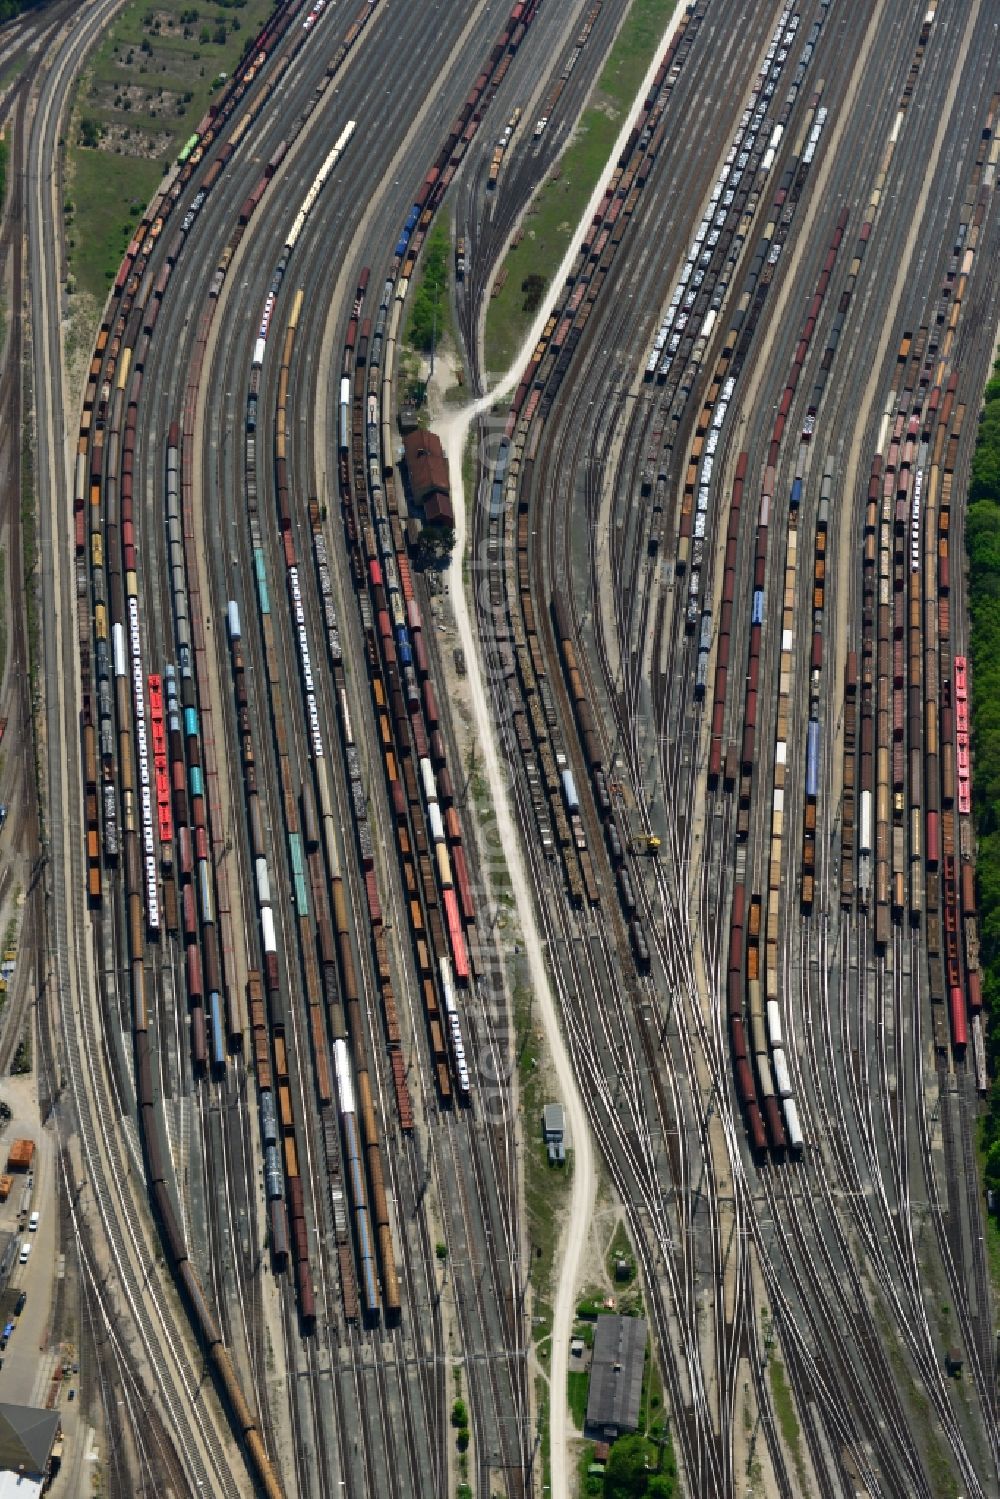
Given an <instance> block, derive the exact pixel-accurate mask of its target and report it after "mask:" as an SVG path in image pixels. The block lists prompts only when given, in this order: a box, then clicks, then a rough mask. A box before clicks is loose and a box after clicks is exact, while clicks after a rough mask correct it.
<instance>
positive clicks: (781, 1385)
mask: <svg viewBox="0 0 1000 1499" xmlns="http://www.w3.org/2000/svg"><path fill="white" fill-rule="evenodd" d="M768 1372H769V1374H770V1376H771V1394H772V1395H773V1396H774V1409H775V1411H776V1412H777V1416H778V1425H779V1426H780V1427H781V1435H782V1436H783V1437H784V1439H785V1446H786V1447H787V1448H788V1450H789V1451H790V1452H791V1454H792V1456H793V1457H794V1459H795V1471H796V1472H797V1473H798V1475H799V1481H800V1482H802V1481H803V1477H804V1475H803V1471H802V1445H801V1440H800V1436H801V1434H800V1432H799V1422H798V1417H797V1416H796V1414H795V1402H794V1401H793V1399H792V1392H791V1390H790V1389H789V1388H788V1381H787V1380H786V1379H785V1366H784V1364H783V1363H782V1362H781V1360H780V1359H776V1358H772V1359H769V1360H768Z"/></svg>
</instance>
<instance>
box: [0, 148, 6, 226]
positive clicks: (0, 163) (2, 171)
mask: <svg viewBox="0 0 1000 1499" xmlns="http://www.w3.org/2000/svg"><path fill="white" fill-rule="evenodd" d="M6 201H7V142H6V141H0V211H2V210H3V206H4V204H5V203H6Z"/></svg>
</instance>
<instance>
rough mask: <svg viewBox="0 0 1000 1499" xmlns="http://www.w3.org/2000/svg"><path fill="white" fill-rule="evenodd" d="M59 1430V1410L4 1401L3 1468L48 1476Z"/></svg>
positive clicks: (0, 1422)
mask: <svg viewBox="0 0 1000 1499" xmlns="http://www.w3.org/2000/svg"><path fill="white" fill-rule="evenodd" d="M58 1434H59V1412H58V1411H49V1410H42V1409H39V1408H38V1407H37V1406H32V1405H8V1404H6V1403H0V1468H2V1469H6V1470H7V1471H8V1472H13V1473H18V1472H23V1473H24V1474H25V1475H26V1476H30V1477H39V1478H41V1477H44V1475H45V1474H46V1473H47V1472H48V1467H49V1458H50V1457H51V1455H52V1447H53V1444H54V1442H55V1440H56V1437H57V1436H58Z"/></svg>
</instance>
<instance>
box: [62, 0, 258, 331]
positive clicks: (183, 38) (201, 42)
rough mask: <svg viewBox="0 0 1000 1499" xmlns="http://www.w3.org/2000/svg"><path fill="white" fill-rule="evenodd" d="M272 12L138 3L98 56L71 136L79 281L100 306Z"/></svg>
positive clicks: (210, 1)
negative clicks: (178, 162)
mask: <svg viewBox="0 0 1000 1499" xmlns="http://www.w3.org/2000/svg"><path fill="white" fill-rule="evenodd" d="M273 10H274V0H132V3H131V4H129V5H127V6H126V7H125V8H124V10H123V11H122V12H121V14H120V15H119V16H118V17H117V19H116V20H115V22H114V25H113V26H112V27H111V28H110V30H109V31H108V33H107V35H106V36H105V38H104V40H103V41H102V43H101V45H100V47H99V48H98V49H97V51H96V52H95V53H94V54H93V57H92V59H91V61H90V63H89V65H88V67H87V70H86V72H85V74H84V75H83V77H82V78H81V80H80V83H79V84H78V86H77V93H76V99H75V101H74V110H73V115H72V120H71V124H70V127H69V131H68V143H69V150H68V152H67V156H68V166H69V181H70V184H71V192H72V193H73V196H74V199H75V202H76V205H77V207H76V209H75V222H74V223H73V224H72V227H70V226H69V225H68V226H67V228H68V241H69V259H70V268H71V271H72V274H73V276H74V278H75V283H76V285H78V286H79V287H80V288H81V289H82V290H85V291H87V292H89V293H91V294H92V295H93V296H94V297H95V298H96V299H97V301H98V303H99V304H102V303H103V302H104V298H105V296H106V295H107V290H108V286H109V285H110V283H111V282H112V281H113V280H114V277H115V274H116V273H117V270H118V265H119V263H120V261H121V254H122V251H123V250H124V248H125V246H126V245H127V244H128V241H129V238H130V236H131V233H132V229H133V227H134V220H135V219H137V218H138V217H139V216H140V215H141V213H142V210H143V209H144V208H145V206H146V204H147V203H148V202H149V200H150V198H151V197H152V196H153V193H154V192H155V190H156V187H157V185H158V183H159V182H160V179H161V177H162V176H163V173H164V172H165V171H166V170H167V168H168V167H169V166H170V164H171V163H172V162H173V161H174V159H175V158H176V156H177V154H178V151H179V150H180V148H181V146H183V144H184V142H185V141H186V140H187V139H188V137H189V136H190V135H191V134H192V133H193V131H194V129H195V126H196V125H197V124H198V122H199V120H200V119H201V117H202V115H203V114H204V113H205V110H206V108H207V107H208V104H209V101H210V99H211V97H212V95H213V94H215V93H217V92H218V90H219V89H220V88H221V87H222V82H221V75H222V74H227V75H228V74H231V73H233V72H234V71H235V70H236V67H237V65H238V63H239V61H240V59H241V57H242V55H243V51H244V48H245V47H246V46H247V45H248V43H249V42H250V41H252V39H253V37H254V36H255V35H256V34H257V32H258V31H259V29H260V27H261V26H262V25H263V23H264V21H265V20H266V19H267V17H268V16H269V15H270V14H271V12H272V11H273ZM136 203H138V212H135V205H136ZM68 217H70V216H69V215H68Z"/></svg>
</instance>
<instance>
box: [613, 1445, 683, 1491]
mask: <svg viewBox="0 0 1000 1499" xmlns="http://www.w3.org/2000/svg"><path fill="white" fill-rule="evenodd" d="M648 1451H649V1448H648V1445H647V1442H646V1439H645V1437H643V1436H640V1435H639V1434H638V1433H636V1435H635V1436H630V1437H619V1438H618V1440H617V1442H616V1443H615V1444H614V1446H613V1447H612V1449H611V1455H610V1457H609V1458H608V1464H607V1467H606V1468H605V1470H604V1499H674V1496H675V1494H676V1492H677V1464H676V1463H675V1461H674V1454H673V1449H672V1448H671V1447H670V1445H669V1444H667V1445H666V1446H665V1447H661V1449H660V1469H659V1472H652V1471H650V1469H649V1468H647V1467H646V1458H647V1453H648Z"/></svg>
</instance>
